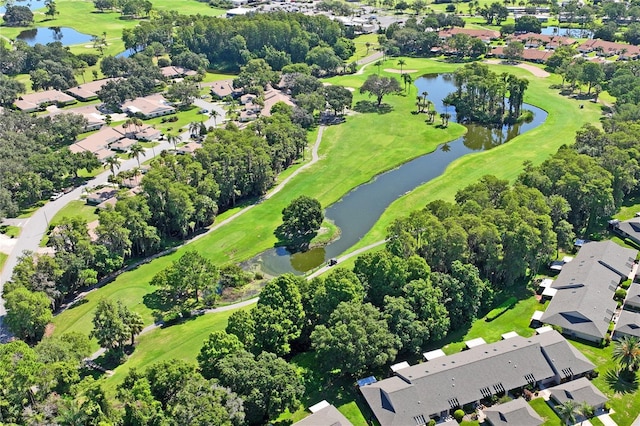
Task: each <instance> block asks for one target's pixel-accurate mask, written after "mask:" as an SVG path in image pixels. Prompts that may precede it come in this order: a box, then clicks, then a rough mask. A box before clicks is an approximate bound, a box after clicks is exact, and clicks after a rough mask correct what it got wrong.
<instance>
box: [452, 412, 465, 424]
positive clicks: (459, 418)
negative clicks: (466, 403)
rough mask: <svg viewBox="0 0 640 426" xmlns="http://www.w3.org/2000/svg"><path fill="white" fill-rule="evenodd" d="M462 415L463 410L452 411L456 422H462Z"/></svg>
mask: <svg viewBox="0 0 640 426" xmlns="http://www.w3.org/2000/svg"><path fill="white" fill-rule="evenodd" d="M463 417H464V411H462V410H459V409H458V410H456V411H454V412H453V418H454V419H456V421H457V422H458V423H461V422H462V418H463Z"/></svg>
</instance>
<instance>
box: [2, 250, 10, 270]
mask: <svg viewBox="0 0 640 426" xmlns="http://www.w3.org/2000/svg"><path fill="white" fill-rule="evenodd" d="M8 258H9V255H8V254H4V253H2V252H0V271H2V267H3V266H4V262H6V261H7V259H8Z"/></svg>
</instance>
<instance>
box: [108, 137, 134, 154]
mask: <svg viewBox="0 0 640 426" xmlns="http://www.w3.org/2000/svg"><path fill="white" fill-rule="evenodd" d="M137 143H138V141H136V140H134V139H129V138H122V139H119V140H118V141H116V142H114V143H112V144H111V146H110V148H111V149H112V150H114V151H119V152H129V149H131V147H132V146H133V145H135V144H137Z"/></svg>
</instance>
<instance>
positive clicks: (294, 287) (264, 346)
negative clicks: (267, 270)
mask: <svg viewBox="0 0 640 426" xmlns="http://www.w3.org/2000/svg"><path fill="white" fill-rule="evenodd" d="M300 280H302V278H300V277H296V276H294V275H293V274H284V275H281V276H279V277H278V278H275V279H273V280H271V281H269V282H268V283H267V285H266V286H265V287H264V289H263V290H262V292H261V293H260V299H259V300H258V304H257V306H256V307H255V308H254V309H253V310H252V311H251V316H252V318H253V323H254V324H255V325H254V351H255V352H256V353H259V352H262V351H264V352H272V353H275V354H276V355H279V356H284V355H287V354H289V352H290V351H291V348H290V343H291V341H293V340H294V339H297V338H298V337H300V333H301V332H302V327H303V325H304V316H305V315H304V309H303V307H302V297H301V295H300V290H299V282H300Z"/></svg>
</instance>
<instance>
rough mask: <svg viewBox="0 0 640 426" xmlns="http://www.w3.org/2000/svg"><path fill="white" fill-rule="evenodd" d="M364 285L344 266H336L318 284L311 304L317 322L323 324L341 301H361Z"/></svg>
mask: <svg viewBox="0 0 640 426" xmlns="http://www.w3.org/2000/svg"><path fill="white" fill-rule="evenodd" d="M363 299H364V287H363V285H362V283H361V282H360V280H359V279H358V276H357V275H356V274H355V273H354V272H352V271H350V270H348V269H345V268H337V269H334V270H333V271H331V273H330V274H329V275H328V276H327V277H326V278H325V279H324V280H322V281H321V284H319V285H318V287H317V289H316V292H315V294H314V295H313V299H312V301H311V304H312V306H313V313H314V314H315V315H316V316H317V323H318V324H324V323H326V322H327V321H328V320H329V316H330V315H331V314H332V313H333V311H334V310H335V309H336V308H337V307H338V305H339V304H340V303H342V302H351V301H362V300H363Z"/></svg>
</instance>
